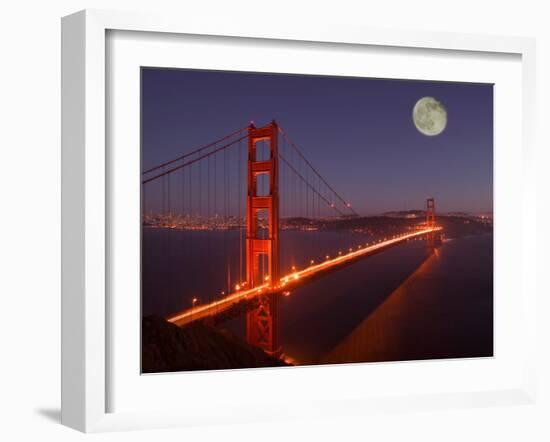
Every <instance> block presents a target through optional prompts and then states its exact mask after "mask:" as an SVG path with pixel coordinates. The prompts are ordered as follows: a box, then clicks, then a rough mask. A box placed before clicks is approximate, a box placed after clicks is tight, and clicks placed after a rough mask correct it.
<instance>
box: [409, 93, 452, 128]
mask: <svg viewBox="0 0 550 442" xmlns="http://www.w3.org/2000/svg"><path fill="white" fill-rule="evenodd" d="M412 116H413V121H414V125H415V126H416V128H417V129H418V130H419V131H420V132H421V133H423V134H424V135H428V136H434V135H439V134H440V133H441V132H443V131H444V130H445V126H447V110H446V109H445V106H443V104H441V103H440V102H439V101H437V100H436V99H435V98H433V97H422V98H421V99H420V100H418V101H417V102H416V104H415V105H414V109H413V115H412Z"/></svg>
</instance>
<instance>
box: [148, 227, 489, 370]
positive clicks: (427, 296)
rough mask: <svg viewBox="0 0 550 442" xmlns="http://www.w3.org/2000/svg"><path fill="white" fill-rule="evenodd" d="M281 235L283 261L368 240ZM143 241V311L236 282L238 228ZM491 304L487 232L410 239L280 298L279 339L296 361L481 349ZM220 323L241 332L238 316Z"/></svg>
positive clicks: (169, 307) (164, 233) (154, 233)
mask: <svg viewBox="0 0 550 442" xmlns="http://www.w3.org/2000/svg"><path fill="white" fill-rule="evenodd" d="M212 233H214V235H213V234H212ZM216 235H217V236H218V237H216ZM282 235H283V236H282V239H281V254H282V256H281V260H282V261H283V262H284V263H285V265H286V266H287V267H288V268H290V266H292V265H297V266H300V265H302V262H303V265H306V264H308V263H309V261H310V259H322V257H323V256H324V255H325V254H326V253H327V249H328V250H333V252H332V253H336V252H337V250H338V249H339V248H342V243H344V242H346V241H347V242H348V243H349V244H350V245H354V244H357V243H362V242H367V241H369V240H372V239H373V238H369V237H367V236H366V235H364V236H361V237H360V236H359V235H349V234H346V233H342V232H340V233H334V232H317V233H315V234H311V233H304V232H283V233H282ZM142 241H143V262H142V284H143V285H142V293H143V299H142V301H143V303H142V307H143V314H145V315H147V314H157V315H160V316H166V315H169V314H172V313H174V312H175V311H178V310H180V309H183V308H187V307H188V306H189V303H190V302H191V300H192V298H193V297H195V296H197V297H198V298H199V299H200V300H201V301H202V302H206V301H208V300H211V299H213V297H215V296H218V294H219V293H220V292H221V291H222V290H224V289H225V288H226V287H227V284H228V283H229V282H231V283H232V284H234V283H235V282H237V281H238V279H239V276H238V275H239V273H240V271H241V269H240V263H239V233H238V232H226V233H221V232H204V233H201V232H194V233H192V234H189V233H188V232H183V231H171V230H163V229H144V232H143V240H142ZM230 250H232V251H233V252H232V254H231V255H230V257H229V260H228V259H227V255H228V254H227V252H228V251H230ZM317 256H318V257H319V258H317ZM291 258H292V259H291ZM282 270H283V271H285V268H284V267H283V269H282ZM228 273H229V274H230V275H231V281H227V279H228V278H227V276H228ZM492 305H493V304H492V237H491V236H484V237H470V238H463V239H458V240H455V241H450V242H447V243H445V244H444V245H443V246H442V247H441V248H440V249H438V251H437V254H436V255H431V254H429V253H428V251H427V249H426V246H425V243H424V242H423V241H412V242H410V243H407V244H404V245H400V246H397V247H395V248H393V249H390V250H387V251H385V252H383V253H381V254H379V255H375V256H372V257H369V258H368V259H365V260H363V261H360V262H358V263H356V264H353V265H351V266H349V267H347V268H345V269H342V270H340V271H338V272H336V273H334V274H331V275H329V276H326V277H324V278H321V279H319V280H317V281H315V282H313V283H311V284H308V285H307V286H305V287H302V288H300V289H298V290H295V291H294V292H293V293H292V294H291V295H290V296H288V297H283V298H282V299H281V314H280V328H281V333H280V336H281V343H282V345H283V348H284V351H285V354H287V355H288V356H289V357H291V358H293V359H294V360H297V361H299V362H300V363H328V362H357V361H381V360H403V359H419V358H439V357H461V356H487V355H491V354H492V329H493V322H492V313H493V308H492ZM227 328H229V329H230V330H231V331H232V332H234V333H236V334H240V335H241V336H243V335H244V318H240V319H239V320H235V321H232V322H231V323H228V324H227Z"/></svg>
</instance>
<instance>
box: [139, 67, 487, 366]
mask: <svg viewBox="0 0 550 442" xmlns="http://www.w3.org/2000/svg"><path fill="white" fill-rule="evenodd" d="M140 177H141V183H140V186H141V313H142V318H141V321H142V328H141V353H142V354H141V368H142V372H143V373H162V372H174V371H189V370H221V369H250V368H261V367H292V366H304V365H319V364H342V363H372V362H387V361H411V360H425V359H444V358H475V357H491V356H493V85H492V84H480V83H460V82H442V81H424V80H423V81H420V80H407V79H379V78H363V77H361V78H359V77H338V76H319V75H296V74H270V73H253V72H228V71H207V70H187V69H165V68H156V67H143V68H142V70H141V171H140ZM289 369H291V368H289Z"/></svg>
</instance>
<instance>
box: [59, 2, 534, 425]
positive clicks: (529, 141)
mask: <svg viewBox="0 0 550 442" xmlns="http://www.w3.org/2000/svg"><path fill="white" fill-rule="evenodd" d="M108 31H144V32H155V33H164V34H169V33H170V34H183V35H185V34H187V35H212V36H220V37H224V36H226V37H242V38H253V39H274V40H284V41H290V42H292V41H296V42H304V41H306V42H319V43H338V44H341V45H370V46H373V45H374V46H378V47H380V48H390V47H400V48H410V49H413V48H426V49H437V50H443V51H473V52H476V53H479V54H481V55H483V53H503V54H516V55H518V56H520V57H521V72H522V91H521V92H522V102H523V106H522V120H521V124H522V140H521V155H522V159H523V165H522V169H523V170H522V190H521V198H522V201H521V205H522V208H523V210H522V212H521V215H520V216H521V220H522V228H521V236H522V238H521V239H522V241H521V254H520V256H518V257H517V259H518V260H519V263H520V266H518V268H521V276H522V279H521V282H522V283H521V291H522V300H523V303H522V308H523V315H522V316H521V317H520V318H519V319H518V324H520V325H521V326H522V327H524V328H525V333H526V334H527V335H528V336H534V333H535V331H534V330H535V316H536V287H535V283H534V281H535V275H534V273H535V271H536V266H534V265H532V260H533V259H534V258H533V257H534V256H535V255H536V253H534V250H535V244H536V241H535V228H534V223H535V219H536V216H535V215H536V214H535V194H536V192H535V178H534V175H533V174H532V173H531V170H532V169H533V167H534V166H533V152H534V118H533V115H532V113H533V112H534V111H533V109H534V108H535V106H534V101H535V78H534V77H535V65H534V64H535V43H534V40H532V39H528V38H518V37H493V36H480V35H464V34H451V33H428V32H417V31H399V32H397V31H395V32H394V31H388V30H376V29H363V28H350V27H347V26H343V25H330V26H327V25H324V26H321V25H307V26H301V27H299V28H296V27H294V26H292V25H286V26H285V24H281V23H277V24H276V26H272V25H270V24H269V23H266V22H261V23H259V22H238V21H227V22H216V21H211V20H207V19H200V18H197V17H189V16H188V17H164V16H155V15H151V14H136V13H126V12H111V11H99V10H86V11H81V12H78V13H76V14H73V15H70V16H67V17H64V18H63V20H62V55H63V59H62V124H63V127H62V423H63V424H65V425H67V426H70V427H72V428H76V429H78V430H80V431H85V432H95V431H110V430H121V429H138V428H156V427H167V426H183V425H191V424H194V425H196V424H206V423H208V422H210V420H211V419H213V416H216V419H217V422H220V421H225V422H243V421H249V420H262V419H268V418H269V419H279V418H285V417H289V416H292V417H308V416H328V415H333V416H334V415H342V414H349V415H353V414H361V413H368V412H370V411H375V410H376V411H380V410H386V411H398V410H418V409H426V408H449V407H467V406H482V405H499V404H510V403H532V402H533V401H534V400H535V399H534V398H535V393H536V382H535V374H534V372H535V362H534V361H535V357H534V354H535V348H534V342H535V339H531V340H528V341H527V342H526V343H525V346H526V352H525V360H524V361H522V362H523V363H524V366H525V371H524V376H523V382H522V384H521V385H518V386H514V388H506V389H499V390H488V391H483V390H477V391H470V392H464V393H460V394H457V393H448V394H445V393H442V394H426V395H414V396H407V395H403V396H399V395H398V396H395V395H392V396H388V397H377V398H367V397H365V398H352V399H350V398H345V397H342V398H341V400H338V401H335V400H334V399H333V398H327V399H326V400H322V399H316V400H311V401H304V402H303V403H300V404H289V405H288V406H287V407H286V408H281V407H279V406H274V407H273V408H271V409H269V410H264V412H259V411H258V410H256V409H255V404H254V403H251V402H249V403H245V402H242V401H241V402H240V403H239V406H238V409H239V410H240V411H243V413H241V414H240V416H244V417H239V416H237V415H236V414H232V413H231V412H230V410H229V411H228V412H227V413H225V414H224V413H217V414H216V412H215V411H213V410H212V413H211V414H210V413H207V412H205V411H204V410H198V411H197V412H196V413H195V414H193V415H190V414H189V413H188V412H186V411H185V410H183V411H180V412H177V411H173V412H166V411H157V412H154V411H151V412H143V411H140V412H107V409H108V408H107V395H108V394H107V393H108V391H109V389H110V388H112V386H111V385H110V384H109V378H108V376H107V375H106V373H107V371H108V370H107V367H108V365H109V358H110V357H112V355H110V354H109V345H108V340H107V335H108V330H107V328H108V324H109V320H108V318H109V315H110V312H109V309H108V303H107V302H106V299H107V293H106V287H107V277H108V275H107V265H108V262H107V260H108V257H107V247H106V244H107V242H108V241H109V240H110V238H109V236H108V235H109V234H110V232H109V230H108V229H107V227H106V225H107V223H106V220H107V218H108V216H109V213H108V210H109V195H108V187H107V178H108V177H107V173H106V170H107V155H106V152H107V151H106V149H107V142H106V118H107V117H106V93H107V92H108V91H107V85H106V75H105V72H106V63H108V60H107V59H106V56H107V52H106V33H107V32H108ZM518 148H519V146H518ZM496 173H498V171H497V172H496ZM528 259H530V260H531V261H528ZM227 375H228V374H227V373H225V376H227Z"/></svg>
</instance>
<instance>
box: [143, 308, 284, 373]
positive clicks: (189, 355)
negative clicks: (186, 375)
mask: <svg viewBox="0 0 550 442" xmlns="http://www.w3.org/2000/svg"><path fill="white" fill-rule="evenodd" d="M284 365H287V364H285V363H284V362H283V361H281V360H279V359H276V358H273V357H271V356H269V355H267V354H266V353H265V352H263V351H262V350H261V349H259V348H257V347H253V346H251V345H249V344H247V343H246V342H244V341H243V340H241V339H239V338H238V337H236V336H234V335H232V334H230V333H228V332H226V331H224V330H220V329H217V328H214V327H211V326H209V325H205V324H202V323H196V324H190V325H188V326H185V327H183V328H180V327H178V326H176V325H174V324H171V323H169V322H167V321H166V320H164V319H162V318H159V317H155V316H146V317H144V318H143V322H142V372H143V373H160V372H167V371H186V370H220V369H232V368H256V367H277V366H284Z"/></svg>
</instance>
